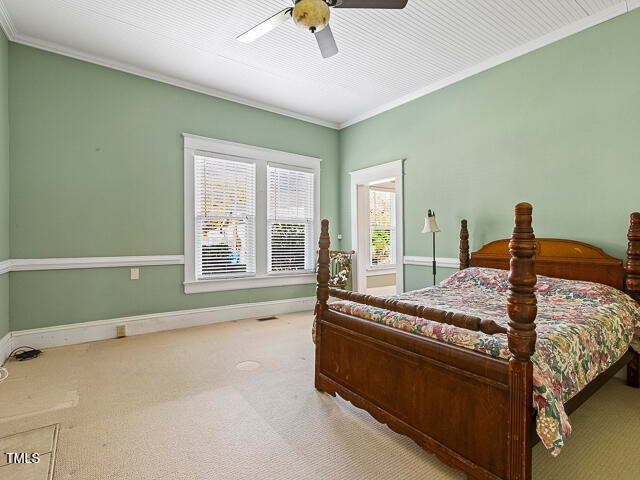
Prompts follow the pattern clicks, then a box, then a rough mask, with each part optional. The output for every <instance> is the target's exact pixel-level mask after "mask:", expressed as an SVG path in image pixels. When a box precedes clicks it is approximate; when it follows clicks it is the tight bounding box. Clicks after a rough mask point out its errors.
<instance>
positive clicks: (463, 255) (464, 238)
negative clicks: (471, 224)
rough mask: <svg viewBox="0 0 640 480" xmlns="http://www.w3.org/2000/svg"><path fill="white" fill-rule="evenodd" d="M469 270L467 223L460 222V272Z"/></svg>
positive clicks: (464, 221)
mask: <svg viewBox="0 0 640 480" xmlns="http://www.w3.org/2000/svg"><path fill="white" fill-rule="evenodd" d="M465 268H469V230H467V221H466V220H464V219H463V220H461V221H460V270H464V269H465Z"/></svg>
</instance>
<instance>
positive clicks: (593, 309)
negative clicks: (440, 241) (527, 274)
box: [331, 268, 640, 456]
mask: <svg viewBox="0 0 640 480" xmlns="http://www.w3.org/2000/svg"><path fill="white" fill-rule="evenodd" d="M507 276H508V272H507V271H505V270H496V269H490V268H468V269H465V270H462V271H460V272H457V273H455V274H454V275H452V276H451V277H449V278H448V279H446V280H444V281H442V282H441V283H439V284H438V285H436V286H434V287H429V288H425V289H422V290H415V291H413V292H408V293H404V294H402V295H395V296H394V298H398V299H401V300H404V301H408V302H415V303H420V304H428V305H430V306H432V307H434V308H439V309H442V310H448V311H453V312H461V313H466V314H469V315H475V316H478V317H480V318H486V319H491V320H494V321H495V322H496V323H498V324H499V325H502V326H504V327H506V326H507V322H508V315H507V289H508V288H509V283H508V280H507ZM536 288H537V293H536V296H537V298H538V316H537V318H536V332H537V341H536V351H535V353H534V355H533V356H532V357H531V360H532V363H533V404H534V407H535V408H536V409H537V411H538V414H537V423H536V430H537V433H538V435H539V436H540V439H541V440H542V443H543V444H544V445H545V446H546V448H547V449H548V450H549V451H550V453H551V454H552V455H554V456H556V455H558V454H559V453H560V449H561V448H562V446H563V445H564V442H565V440H566V437H567V436H568V435H569V434H570V433H571V423H570V421H569V417H568V416H567V414H566V412H565V410H564V406H563V403H564V402H566V401H567V400H569V399H570V398H572V397H573V396H574V395H575V394H576V393H578V392H579V391H580V390H581V389H582V388H583V387H584V386H585V385H586V384H587V383H589V382H590V381H591V380H593V379H594V378H595V377H596V376H597V375H598V374H599V373H601V372H603V371H604V370H606V369H607V368H608V367H609V366H611V365H612V364H613V363H615V362H616V361H617V360H618V359H619V358H620V357H621V356H622V355H624V353H625V352H626V351H627V349H628V348H629V345H631V346H632V347H633V348H634V349H635V350H636V351H639V352H640V306H639V305H638V304H637V303H636V302H635V301H634V300H633V299H631V297H629V296H628V295H626V294H624V293H623V292H621V291H619V290H617V289H615V288H612V287H608V286H606V285H601V284H598V283H591V282H578V281H573V280H562V279H557V278H549V277H544V276H541V275H538V283H537V286H536ZM331 308H332V309H335V310H339V311H341V312H344V313H349V314H352V315H355V316H358V317H361V318H366V319H369V320H372V321H375V322H378V323H383V324H386V325H389V326H392V327H396V328H400V329H402V330H406V331H408V332H412V333H415V334H418V335H424V336H426V337H431V338H435V339H438V340H441V341H444V342H449V343H453V344H455V345H459V346H462V347H466V348H469V349H472V350H475V351H478V352H481V353H485V354H488V355H492V356H494V357H499V358H505V359H506V358H509V355H510V354H509V349H508V346H507V338H506V335H504V334H498V335H486V334H484V333H482V332H473V331H470V330H465V329H461V328H457V327H453V326H451V325H446V324H442V323H438V322H432V321H430V320H424V319H419V318H416V317H412V316H409V315H405V314H402V313H395V312H389V311H388V310H384V309H381V308H376V307H370V306H367V305H362V304H358V303H353V302H348V301H338V302H334V303H332V304H331Z"/></svg>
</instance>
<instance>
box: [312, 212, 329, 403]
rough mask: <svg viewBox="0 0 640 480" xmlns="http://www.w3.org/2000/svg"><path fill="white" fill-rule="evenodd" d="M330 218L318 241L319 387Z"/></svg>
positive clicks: (327, 275)
mask: <svg viewBox="0 0 640 480" xmlns="http://www.w3.org/2000/svg"><path fill="white" fill-rule="evenodd" d="M330 243H331V242H330V239H329V220H326V219H325V220H322V224H321V227H320V240H319V241H318V273H317V283H316V307H315V315H316V323H315V327H316V378H315V384H316V388H317V389H318V390H320V388H319V365H320V358H319V356H318V353H319V351H320V350H319V349H320V341H321V336H322V333H321V332H322V328H321V326H320V319H321V318H323V315H324V312H325V311H326V310H327V300H329V277H330V272H329V246H330Z"/></svg>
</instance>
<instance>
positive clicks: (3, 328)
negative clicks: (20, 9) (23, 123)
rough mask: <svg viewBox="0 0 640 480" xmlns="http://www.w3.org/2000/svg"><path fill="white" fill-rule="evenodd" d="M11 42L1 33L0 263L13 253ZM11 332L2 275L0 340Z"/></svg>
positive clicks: (5, 282) (6, 283)
mask: <svg viewBox="0 0 640 480" xmlns="http://www.w3.org/2000/svg"><path fill="white" fill-rule="evenodd" d="M8 48H9V42H8V41H7V37H6V36H5V35H4V32H2V29H0V262H3V261H5V260H8V259H9V258H11V256H10V250H9V237H10V235H9V228H10V227H9V201H10V198H9V192H10V190H9V171H10V170H9V167H10V162H9V51H8ZM7 332H9V274H8V273H4V274H0V339H2V337H4V336H5V335H6V334H7Z"/></svg>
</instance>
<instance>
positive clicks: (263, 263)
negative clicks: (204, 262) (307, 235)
mask: <svg viewBox="0 0 640 480" xmlns="http://www.w3.org/2000/svg"><path fill="white" fill-rule="evenodd" d="M182 136H183V137H184V291H185V293H187V294H191V293H204V292H220V291H227V290H242V289H247V288H262V287H275V286H285V285H302V284H308V283H315V281H316V276H315V273H313V272H305V273H291V272H283V273H280V272H272V273H268V272H267V261H268V257H267V255H268V252H267V244H268V243H267V242H268V232H267V165H268V164H269V163H277V164H279V165H281V166H283V167H292V168H294V169H304V170H306V171H310V172H312V173H313V176H314V182H313V191H314V215H313V218H314V221H313V229H314V232H313V237H312V238H314V239H315V238H318V235H319V234H320V161H321V160H320V159H319V158H315V157H308V156H304V155H298V154H295V153H290V152H282V151H278V150H271V149H268V148H262V147H255V146H252V145H244V144H241V143H234V142H228V141H225V140H218V139H215V138H207V137H201V136H198V135H191V134H188V133H183V134H182ZM196 154H203V155H206V156H214V157H215V155H216V154H217V155H224V156H225V157H236V158H238V159H239V160H240V159H244V160H245V161H246V160H247V159H249V160H252V161H254V162H255V164H256V188H255V194H256V238H255V243H256V273H255V275H251V276H246V274H244V275H243V276H241V277H238V278H228V277H227V278H220V279H206V280H198V279H197V278H196V269H195V256H196V247H195V219H194V212H195V199H194V156H195V155H196Z"/></svg>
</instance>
